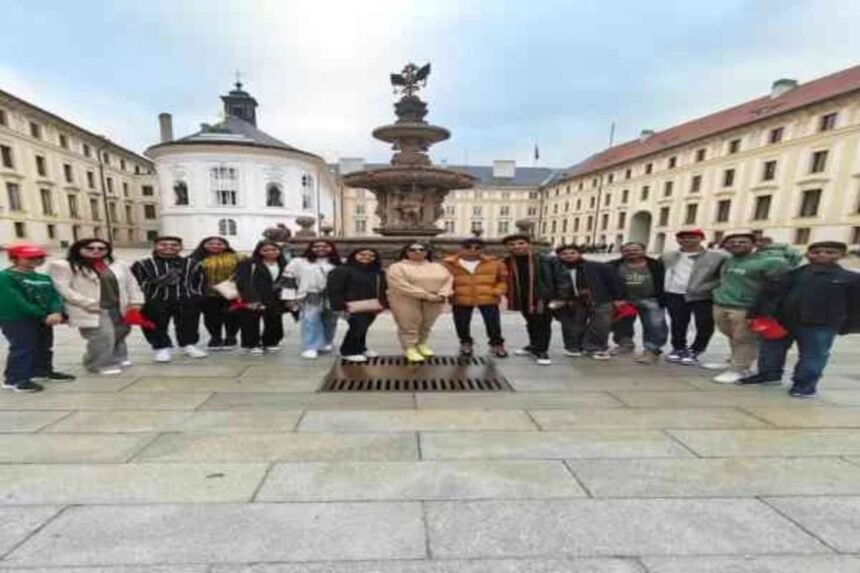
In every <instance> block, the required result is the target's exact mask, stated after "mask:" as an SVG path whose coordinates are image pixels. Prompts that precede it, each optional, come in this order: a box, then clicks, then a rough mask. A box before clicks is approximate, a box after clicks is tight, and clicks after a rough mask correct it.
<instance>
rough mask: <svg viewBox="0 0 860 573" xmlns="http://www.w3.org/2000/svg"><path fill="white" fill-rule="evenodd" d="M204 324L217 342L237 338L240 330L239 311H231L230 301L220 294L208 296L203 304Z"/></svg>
mask: <svg viewBox="0 0 860 573" xmlns="http://www.w3.org/2000/svg"><path fill="white" fill-rule="evenodd" d="M201 310H202V312H203V324H204V325H205V326H206V331H207V332H209V336H210V337H211V339H212V340H214V341H216V342H221V341H223V340H225V339H227V340H235V339H236V334H238V332H239V316H238V313H235V312H230V301H229V300H227V299H224V298H221V297H220V296H207V297H206V298H204V299H203V304H202V306H201Z"/></svg>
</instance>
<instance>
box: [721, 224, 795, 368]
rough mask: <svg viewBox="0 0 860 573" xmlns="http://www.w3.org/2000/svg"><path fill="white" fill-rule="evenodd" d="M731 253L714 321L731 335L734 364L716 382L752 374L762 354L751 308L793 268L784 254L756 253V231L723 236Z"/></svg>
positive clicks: (723, 268)
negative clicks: (751, 316)
mask: <svg viewBox="0 0 860 573" xmlns="http://www.w3.org/2000/svg"><path fill="white" fill-rule="evenodd" d="M723 247H724V248H725V249H726V250H727V251H728V252H729V253H730V254H731V258H729V259H727V260H726V262H725V263H724V264H723V265H722V267H721V270H720V285H719V286H718V287H717V288H716V289H714V293H713V296H714V322H715V323H716V325H717V328H718V329H719V330H720V332H722V333H723V334H725V335H726V336H727V337H728V339H729V345H730V346H731V352H732V356H731V364H730V367H729V369H728V370H726V371H724V372H722V373H720V374H718V375H717V376H716V377H714V382H719V383H721V384H734V383H735V382H737V381H738V380H740V379H741V378H745V377H747V376H749V375H751V374H752V372H751V371H750V368H751V367H752V365H753V362H755V360H756V355H757V354H758V343H759V341H758V337H757V336H756V335H755V334H754V333H753V332H752V331H751V330H750V328H749V325H748V324H747V321H748V319H749V316H748V311H749V309H750V307H752V306H753V304H754V303H755V301H756V299H757V298H758V296H759V294H760V293H761V292H762V291H763V290H766V289H769V288H770V287H772V286H773V285H774V284H775V283H776V282H777V281H778V280H779V279H780V277H781V275H782V274H784V273H785V272H786V271H788V270H789V264H788V262H787V261H786V260H785V259H783V258H782V257H771V256H768V255H764V254H759V253H754V252H753V249H754V248H755V236H754V235H753V234H752V233H733V234H730V235H729V236H727V237H726V238H725V239H724V240H723Z"/></svg>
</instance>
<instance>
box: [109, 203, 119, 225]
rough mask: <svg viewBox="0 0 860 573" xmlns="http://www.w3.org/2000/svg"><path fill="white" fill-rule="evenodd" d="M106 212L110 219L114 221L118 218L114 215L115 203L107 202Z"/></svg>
mask: <svg viewBox="0 0 860 573" xmlns="http://www.w3.org/2000/svg"><path fill="white" fill-rule="evenodd" d="M108 214H109V215H110V220H111V221H112V222H113V223H116V222H117V219H118V217H117V216H116V203H108Z"/></svg>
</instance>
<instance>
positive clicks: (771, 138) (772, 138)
mask: <svg viewBox="0 0 860 573" xmlns="http://www.w3.org/2000/svg"><path fill="white" fill-rule="evenodd" d="M784 133H785V128H783V127H775V128H774V129H771V130H770V133H768V134H767V142H768V143H779V142H780V141H782V136H783V134H784Z"/></svg>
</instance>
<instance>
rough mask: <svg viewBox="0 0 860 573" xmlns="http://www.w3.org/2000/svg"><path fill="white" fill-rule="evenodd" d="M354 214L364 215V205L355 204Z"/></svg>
mask: <svg viewBox="0 0 860 573" xmlns="http://www.w3.org/2000/svg"><path fill="white" fill-rule="evenodd" d="M355 214H356V215H364V203H356V204H355Z"/></svg>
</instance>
